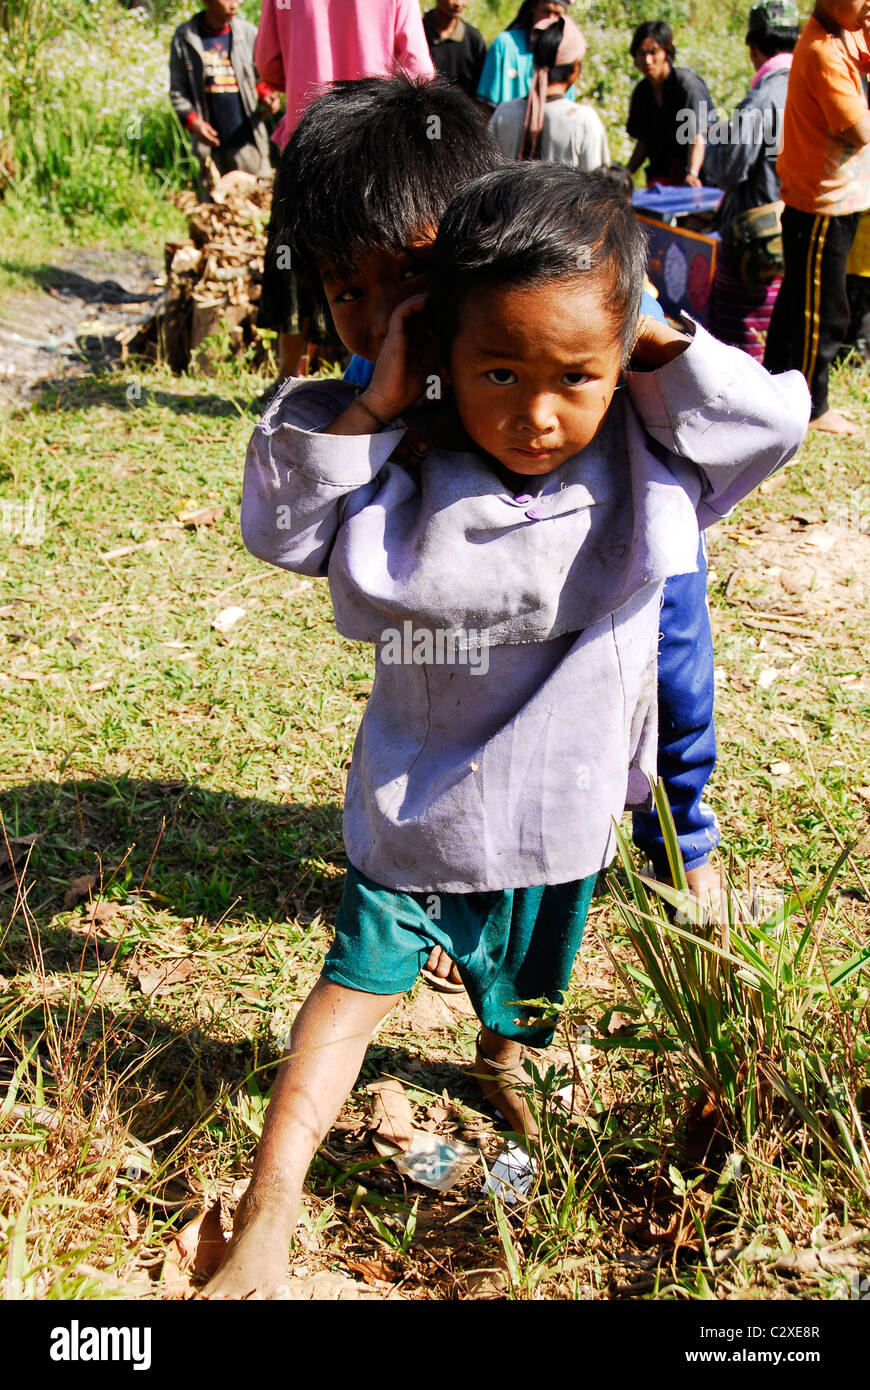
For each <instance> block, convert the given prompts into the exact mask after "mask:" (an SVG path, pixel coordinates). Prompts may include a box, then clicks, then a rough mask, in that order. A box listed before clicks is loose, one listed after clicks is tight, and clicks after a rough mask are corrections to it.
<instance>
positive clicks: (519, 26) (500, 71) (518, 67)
mask: <svg viewBox="0 0 870 1390" xmlns="http://www.w3.org/2000/svg"><path fill="white" fill-rule="evenodd" d="M572 3H573V0H523V4H522V5H520V8H519V10H518V11H517V13H516V15H515V16H514V18H513V20H512V22H511V23H510V24H509V25H508V27H507V29H505V30H504V32H503V33H501V34H499V35H497V37H496V38H495V39H494V40H493V43H492V46H491V47H490V50H489V52H488V53H487V55H486V62H485V63H484V65H483V72H482V73H481V75H480V82H479V84H478V88H477V100H478V101H480V102H483V103H484V105H486V106H491V107H495V106H499V105H500V104H501V102H503V101H515V100H516V99H517V98H518V97H525V96H528V93H529V87H530V86H531V85H532V76H533V74H534V66H535V64H534V56H533V54H532V29H533V28H534V26H535V25H536V24H537V23H538V22H539V21H540V20H542V19H564V18H565V16H566V15H567V13H568V10H569V9H570V7H571V5H572Z"/></svg>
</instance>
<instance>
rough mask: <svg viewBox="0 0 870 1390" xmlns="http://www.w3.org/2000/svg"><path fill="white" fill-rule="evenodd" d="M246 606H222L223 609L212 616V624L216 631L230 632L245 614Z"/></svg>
mask: <svg viewBox="0 0 870 1390" xmlns="http://www.w3.org/2000/svg"><path fill="white" fill-rule="evenodd" d="M245 612H246V610H245V609H244V608H236V607H232V608H222V609H221V611H220V612H219V613H218V614H216V616H215V617H214V618H212V621H211V625H212V627H213V628H214V629H215V631H216V632H229V631H230V629H231V628H233V627H235V625H236V623H237V622H238V621H239V619H240V618H243V617H244V616H245Z"/></svg>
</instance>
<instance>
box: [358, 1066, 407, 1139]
mask: <svg viewBox="0 0 870 1390" xmlns="http://www.w3.org/2000/svg"><path fill="white" fill-rule="evenodd" d="M366 1090H367V1091H368V1092H369V1094H370V1095H371V1097H372V1123H371V1128H372V1130H373V1132H374V1133H375V1134H377V1135H378V1137H379V1138H380V1139H384V1140H386V1142H387V1143H388V1144H395V1146H396V1148H397V1149H402V1151H403V1152H407V1150H408V1149H409V1148H410V1147H411V1141H412V1140H413V1138H414V1116H413V1112H412V1110H411V1105H410V1102H409V1100H408V1097H407V1096H406V1095H405V1091H404V1088H403V1086H402V1083H401V1082H400V1081H393V1080H383V1081H375V1082H373V1084H372V1085H371V1086H367V1087H366Z"/></svg>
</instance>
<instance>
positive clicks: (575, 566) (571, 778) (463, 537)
mask: <svg viewBox="0 0 870 1390" xmlns="http://www.w3.org/2000/svg"><path fill="white" fill-rule="evenodd" d="M352 398H353V388H352V387H349V386H348V385H347V384H346V383H344V382H333V381H328V382H327V381H323V382H316V383H306V382H301V383H288V384H287V386H285V387H284V388H283V389H282V390H281V391H280V392H279V394H278V395H277V396H276V397H275V399H274V401H273V402H272V404H271V405H270V407H269V409H268V410H267V411H266V413H265V415H264V416H263V418H262V420H261V422H260V423H259V425H258V426H257V428H256V429H255V431H254V434H253V437H252V439H251V443H250V445H249V448H248V455H247V462H246V466H245V480H244V488H243V494H242V536H243V539H244V542H245V545H246V546H247V548H248V549H249V550H250V551H251V552H252V553H253V554H254V555H257V556H259V557H260V558H261V559H264V560H267V561H269V562H270V563H271V564H275V565H279V566H282V567H283V568H286V569H290V570H295V571H297V572H299V573H302V574H309V575H328V577H329V586H330V592H331V596H332V602H333V607H334V611H335V622H336V626H337V628H338V630H339V632H341V633H342V634H343V635H344V636H345V637H348V638H351V639H353V640H356V641H362V642H372V643H373V644H374V645H375V648H376V675H375V681H374V685H373V689H372V693H371V695H370V697H369V701H368V705H367V707H366V711H365V714H364V716H363V720H362V724H361V726H360V729H359V733H358V735H357V740H356V744H355V747H354V753H353V760H352V763H351V768H350V772H349V775H348V784H347V793H346V798H345V808H344V838H345V846H346V849H347V854H348V858H349V859H350V861H351V863H352V864H354V865H355V866H356V867H357V868H358V869H361V870H362V871H363V873H365V874H367V875H368V876H369V877H370V878H372V879H374V880H375V881H376V882H378V883H380V884H382V885H383V886H385V887H388V888H394V889H404V890H417V891H420V890H425V889H440V890H442V891H444V892H474V891H479V890H485V889H504V888H520V887H529V886H532V885H536V884H542V883H553V884H555V883H563V882H568V881H570V880H573V879H578V878H582V877H585V876H586V875H587V874H591V873H595V872H596V871H597V870H598V869H600V868H602V867H603V866H604V865H605V864H607V863H608V862H609V860H610V859H611V858H612V855H613V850H614V834H613V822H614V820H618V819H619V817H620V816H621V814H622V812H623V809H624V807H625V806H626V804H633V805H637V804H640V803H642V802H643V801H645V799H646V796H647V795H648V790H649V786H648V780H647V779H648V777H649V776H653V775H654V774H655V770H656V742H657V740H656V652H657V643H658V617H659V606H660V600H661V589H662V585H663V582H664V580H665V579H666V578H667V577H668V576H669V575H673V574H686V573H689V572H691V571H693V570H694V569H695V568H696V556H697V551H698V531H699V527H701V528H703V527H706V526H709V525H710V524H711V523H712V522H714V521H716V520H718V519H719V517H720V516H722V515H723V514H724V513H726V512H727V511H728V510H729V509H730V508H731V507H732V506H733V505H734V503H735V502H737V501H738V500H739V499H740V498H741V497H743V496H745V495H746V494H747V493H749V492H751V491H752V489H753V488H755V487H757V486H758V484H759V483H761V482H762V480H763V479H764V478H766V477H767V476H768V475H769V474H770V473H772V472H774V471H775V470H776V469H777V468H779V467H781V466H782V465H783V463H785V462H786V461H787V460H788V459H789V458H790V457H792V455H793V454H794V453H795V452H796V450H797V448H798V445H799V444H800V441H801V439H802V438H803V435H804V433H805V430H806V425H807V419H808V416H809V395H808V392H807V387H806V383H805V382H804V379H803V377H802V376H801V375H800V373H799V372H787V373H785V374H783V375H781V376H777V377H772V376H770V375H769V374H768V373H767V372H765V371H764V369H763V368H762V367H761V366H760V364H759V363H757V362H755V361H754V360H753V359H752V358H750V357H747V356H746V355H745V354H744V353H742V352H740V351H739V350H738V349H736V348H729V347H726V346H724V345H723V344H721V343H719V342H717V341H716V340H715V339H713V338H711V337H710V336H709V335H708V334H707V333H706V332H705V331H704V330H703V329H702V328H700V327H696V328H695V329H694V337H693V340H692V342H691V343H690V345H689V346H688V348H687V349H686V351H685V352H684V353H683V354H682V355H681V356H680V357H678V358H677V359H676V360H675V361H673V362H671V363H669V364H668V365H667V366H664V367H661V368H659V369H658V370H657V371H654V372H649V373H633V374H630V375H629V376H628V377H627V379H626V385H625V386H624V387H620V388H619V389H618V390H617V392H616V394H615V395H614V398H613V402H612V405H611V408H610V410H609V412H608V414H607V417H606V419H605V421H604V424H603V426H602V428H601V430H600V431H599V433H598V435H597V436H596V438H595V439H594V440H593V441H592V443H591V444H589V445H588V446H587V447H586V448H585V449H584V450H582V451H581V452H580V453H578V454H576V455H575V456H574V457H573V458H571V459H569V460H567V461H566V462H565V463H563V464H561V465H560V466H559V468H557V469H556V470H554V472H552V473H551V474H549V475H547V476H546V477H545V478H544V479H543V480H540V479H538V480H535V481H536V482H538V483H540V482H541V481H542V483H543V485H542V486H541V487H540V490H539V492H538V495H537V496H536V497H532V496H531V488H530V490H529V494H528V495H525V496H524V495H523V494H520V495H519V496H516V495H514V494H513V493H512V492H510V491H508V490H507V489H506V487H505V485H504V483H503V482H502V481H501V480H500V478H499V477H498V475H497V474H496V472H495V471H494V469H493V467H492V465H491V464H490V463H488V462H487V461H486V460H485V459H484V458H482V457H480V456H478V455H476V454H474V453H457V452H448V451H446V450H444V449H438V448H433V449H432V451H431V452H430V453H429V454H428V455H427V456H426V458H425V459H424V460H423V462H422V464H421V466H420V469H419V472H418V473H415V474H412V473H410V472H409V471H407V470H406V469H405V468H403V467H401V466H400V465H399V464H397V463H396V462H395V461H394V460H392V459H391V457H390V456H391V454H392V451H393V449H394V448H395V446H396V444H397V443H398V442H399V440H400V439H401V437H402V434H403V430H404V426H403V425H402V424H401V422H397V423H396V424H395V426H394V427H393V428H390V429H387V430H384V431H383V432H382V433H380V434H375V435H362V436H353V437H347V436H340V435H325V434H322V433H321V432H320V431H322V430H323V429H324V428H325V427H326V426H327V425H328V424H329V423H330V422H331V421H332V420H333V419H334V418H335V416H336V415H337V414H339V413H340V411H341V410H342V409H343V408H344V407H345V406H346V405H347V404H348V402H349V401H350V400H351V399H352ZM530 482H531V480H530ZM397 634H401V636H402V639H403V642H404V645H400V646H397ZM439 642H440V643H441V648H440V654H441V658H442V659H441V660H440V661H438V660H426V661H423V662H421V663H419V664H418V663H417V661H416V660H415V657H414V653H415V651H418V652H423V653H424V654H425V649H426V645H427V643H431V644H432V645H431V647H430V652H438V651H439V648H438V645H437V644H438V643H439ZM399 651H401V653H403V655H404V659H403V660H401V659H399V660H397V653H398V652H399ZM463 657H464V658H465V660H463V659H462V658H463Z"/></svg>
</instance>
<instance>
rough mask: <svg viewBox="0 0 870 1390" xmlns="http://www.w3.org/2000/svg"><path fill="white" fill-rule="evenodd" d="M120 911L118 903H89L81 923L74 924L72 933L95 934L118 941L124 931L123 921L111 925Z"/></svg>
mask: <svg viewBox="0 0 870 1390" xmlns="http://www.w3.org/2000/svg"><path fill="white" fill-rule="evenodd" d="M120 911H121V909H120V907H119V905H118V904H117V903H106V902H95V903H88V905H87V907H86V908H85V910H84V912H83V913H82V916H81V919H80V921H78V922H74V923H73V925H72V931H74V932H79V933H81V934H83V935H90V934H91V933H92V932H93V933H94V934H95V935H97V936H107V937H111V938H115V939H116V938H117V937H119V936H120V935H121V933H122V932H123V930H124V924H123V920H122V921H120V922H114V925H113V926H110V925H109V924H110V923H112V922H113V921H114V918H116V917H117V916H118V915H119V913H120Z"/></svg>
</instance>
